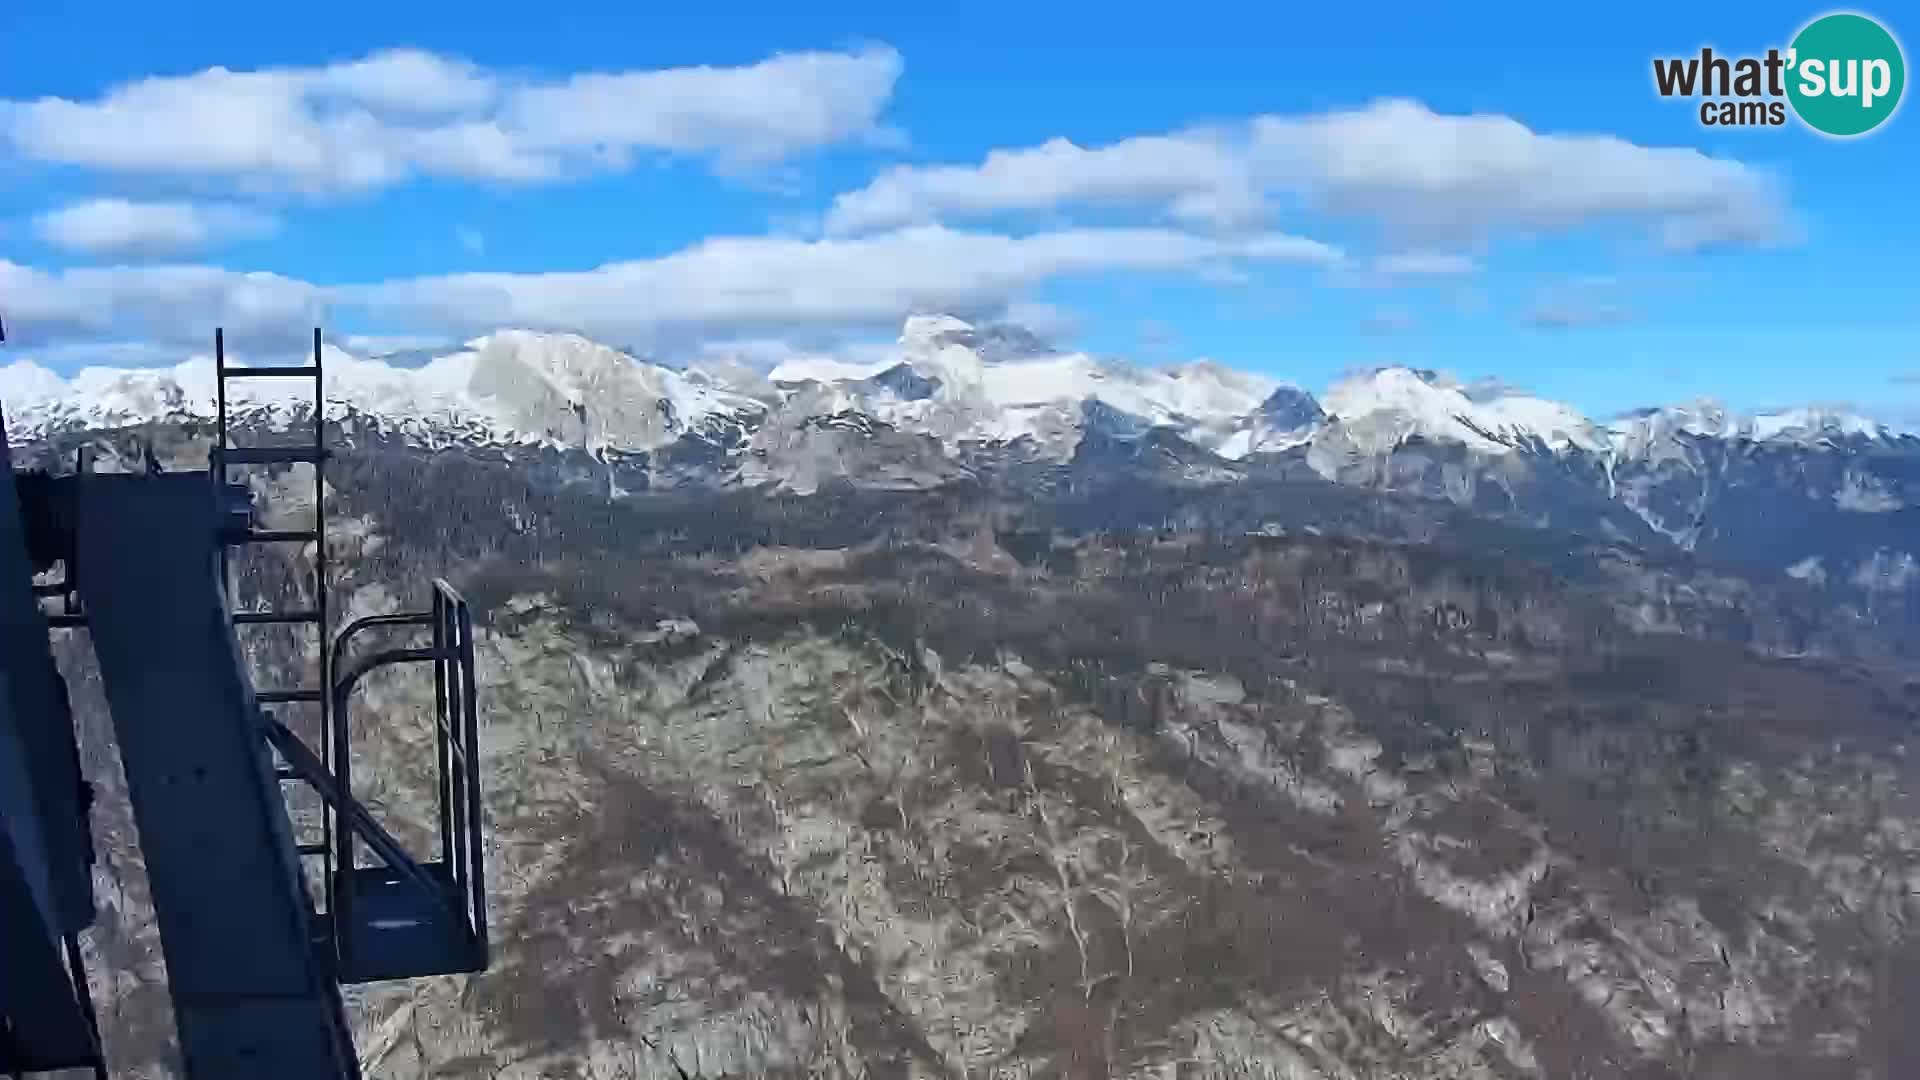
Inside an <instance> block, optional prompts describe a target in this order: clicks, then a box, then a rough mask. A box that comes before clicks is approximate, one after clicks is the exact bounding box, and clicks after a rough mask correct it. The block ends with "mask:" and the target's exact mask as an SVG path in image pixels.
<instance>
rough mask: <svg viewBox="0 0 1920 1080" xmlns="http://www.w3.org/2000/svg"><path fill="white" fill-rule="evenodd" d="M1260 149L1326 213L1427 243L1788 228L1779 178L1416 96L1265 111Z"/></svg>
mask: <svg viewBox="0 0 1920 1080" xmlns="http://www.w3.org/2000/svg"><path fill="white" fill-rule="evenodd" d="M1252 153H1253V154H1254V155H1255V157H1256V158H1257V159H1258V161H1259V162H1260V164H1259V169H1260V171H1261V172H1262V173H1263V174H1266V175H1273V176H1276V177H1280V178H1283V179H1284V180H1285V181H1286V182H1288V183H1291V184H1293V185H1295V186H1297V187H1298V188H1299V189H1300V190H1301V191H1302V192H1304V193H1305V194H1306V195H1307V196H1308V197H1309V198H1310V199H1312V200H1313V201H1315V202H1317V203H1318V204H1320V205H1322V206H1323V207H1325V208H1327V209H1329V210H1333V211H1337V212H1350V213H1356V214H1361V215H1365V216H1369V217H1373V218H1376V219H1379V220H1381V221H1384V222H1386V223H1387V224H1389V225H1391V226H1393V227H1395V228H1396V229H1399V230H1402V231H1406V232H1411V233H1414V234H1417V235H1428V236H1438V237H1448V238H1457V237H1463V236H1476V235H1481V234H1484V233H1486V232H1490V231H1493V230H1496V229H1501V228H1522V229H1535V230H1554V229H1565V228H1572V227H1575V226H1579V225H1582V224H1586V223H1588V222H1592V221H1595V220H1605V219H1623V220H1630V221H1639V222H1642V223H1647V224H1651V225H1652V226H1653V227H1654V228H1655V229H1656V230H1657V231H1658V232H1659V234H1660V235H1661V237H1662V239H1663V241H1664V242H1666V243H1668V244H1669V245H1672V246H1685V247H1698V246H1703V245H1705V244H1709V243H1714V242H1718V241H1722V240H1724V241H1728V242H1733V243H1751V242H1753V241H1755V240H1758V239H1760V238H1762V237H1765V236H1769V235H1774V234H1777V233H1779V232H1780V231H1782V230H1783V229H1784V228H1785V223H1784V221H1783V209H1782V207H1781V204H1780V202H1779V198H1778V193H1777V192H1776V191H1775V190H1774V188H1773V185H1772V183H1771V181H1770V180H1769V179H1768V178H1767V177H1766V176H1765V175H1764V174H1762V173H1760V172H1759V171H1757V170H1755V169H1754V168H1752V167H1751V166H1748V165H1744V164H1742V163H1740V162H1738V161H1733V160H1729V159H1726V158H1714V157H1709V156H1707V155H1705V154H1702V153H1701V152H1699V151H1698V150H1693V149H1688V148H1682V147H1645V146H1639V145H1636V144H1634V143H1630V142H1627V141H1626V140H1624V139H1620V138H1617V137H1615V136H1611V135H1547V134H1541V133H1538V132H1535V131H1533V130H1532V129H1530V128H1528V127H1527V126H1526V125H1524V124H1522V123H1520V122H1519V121H1518V120H1515V119H1513V118H1511V117H1507V116H1494V115H1486V114H1475V115H1469V116H1446V115H1441V114H1439V113H1436V112H1434V111H1432V110H1431V109H1428V108H1427V107H1426V106H1424V105H1421V104H1419V103H1417V102H1412V101H1402V100H1392V101H1381V102H1376V103H1374V104H1372V105H1370V106H1367V107H1366V108H1363V109H1354V110H1349V111H1344V112H1335V113H1327V114H1323V115H1319V116H1311V117H1262V118H1260V119H1259V120H1256V121H1255V122H1254V124H1253V140H1252ZM1676 241H1678V242H1676Z"/></svg>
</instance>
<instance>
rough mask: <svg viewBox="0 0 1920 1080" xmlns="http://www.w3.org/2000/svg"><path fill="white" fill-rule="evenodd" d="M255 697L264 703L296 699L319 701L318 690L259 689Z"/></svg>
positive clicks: (279, 703)
mask: <svg viewBox="0 0 1920 1080" xmlns="http://www.w3.org/2000/svg"><path fill="white" fill-rule="evenodd" d="M253 699H254V700H255V701H257V702H259V703H260V704H262V705H281V704H285V703H287V702H294V701H319V700H320V691H318V690H307V689H300V690H257V691H255V692H254V695H253Z"/></svg>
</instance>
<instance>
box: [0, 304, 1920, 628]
mask: <svg viewBox="0 0 1920 1080" xmlns="http://www.w3.org/2000/svg"><path fill="white" fill-rule="evenodd" d="M324 362H325V365H326V380H327V381H326V405H325V410H326V414H327V415H328V417H329V418H330V419H332V420H335V421H338V422H339V425H340V435H339V438H341V439H342V440H345V441H347V442H349V443H358V442H368V443H371V442H378V443H380V444H381V445H384V446H392V447H396V448H399V449H402V450H406V451H409V452H420V451H431V452H443V451H458V450H465V451H468V452H472V453H475V454H482V455H486V456H490V457H492V458H494V459H496V460H506V461H512V462H517V463H520V465H521V467H525V468H529V469H535V470H539V476H540V477H541V478H544V480H546V481H550V482H554V483H559V484H565V485H579V484H586V485H588V486H589V487H590V488H592V489H594V490H597V491H600V492H603V493H604V494H606V495H607V496H608V497H613V498H618V497H622V496H625V495H628V494H632V493H636V492H641V491H646V490H652V489H662V488H682V489H700V488H753V489H772V490H778V491H787V492H793V493H797V494H803V495H804V494H812V493H816V492H820V491H823V490H826V489H828V488H830V487H834V486H841V485H850V486H852V487H855V488H864V489H869V490H895V491H898V490H926V489H931V488H939V487H943V486H946V485H950V484H956V483H962V484H964V483H972V484H977V485H984V486H986V487H988V488H990V489H993V490H996V491H1004V492H1006V493H1009V494H1019V495H1044V494H1046V493H1048V492H1054V493H1061V492H1065V493H1074V492H1079V493H1083V494H1084V493H1087V492H1090V491H1097V490H1102V489H1104V490H1108V491H1111V492H1113V493H1115V494H1116V495H1118V496H1122V497H1124V496H1125V495H1126V494H1127V493H1128V492H1129V491H1136V490H1137V491H1144V490H1146V489H1147V487H1148V486H1156V485H1157V486H1167V485H1172V486H1175V487H1183V488H1194V487H1206V486H1211V485H1219V484H1231V483H1234V482H1236V481H1240V480H1246V479H1255V478H1263V477H1264V478H1270V479H1276V480H1280V481H1284V482H1289V483H1292V482H1298V483H1307V484H1313V483H1330V484H1334V485H1340V486H1344V487H1348V488H1362V489H1366V490H1369V491H1380V492H1386V493H1391V494H1393V495H1395V496H1413V497H1417V498H1424V499H1428V500H1434V501H1435V502H1436V504H1439V503H1450V504H1452V505H1453V506H1454V507H1456V508H1459V509H1463V510H1466V511H1468V512H1470V513H1471V514H1474V515H1483V516H1488V517H1494V518H1499V519H1502V520H1505V521H1508V522H1518V523H1521V524H1525V525H1529V526H1539V527H1549V528H1553V529H1559V530H1563V531H1566V532H1570V533H1575V534H1579V535H1584V536H1589V537H1598V538H1600V539H1602V540H1605V541H1607V542H1625V543H1629V544H1634V545H1639V546H1641V547H1642V548H1644V549H1648V550H1656V549H1677V550H1679V551H1683V552H1687V553H1691V554H1692V555H1694V556H1703V555H1704V556H1708V557H1710V558H1714V559H1718V560H1722V561H1725V562H1727V563H1729V564H1740V565H1746V566H1758V567H1761V568H1763V569H1765V570H1767V571H1768V572H1770V573H1774V574H1780V575H1786V576H1790V577H1794V578H1798V579H1800V580H1801V581H1804V582H1809V583H1812V584H1815V585H1821V586H1834V587H1839V588H1843V589H1848V590H1851V591H1852V592H1853V593H1855V594H1856V595H1857V596H1859V597H1862V598H1865V600H1866V601H1871V602H1873V603H1879V602H1881V601H1879V600H1875V599H1874V598H1875V597H1881V598H1884V597H1886V596H1887V595H1889V594H1894V595H1903V596H1904V597H1906V599H1904V600H1902V601H1901V602H1902V603H1908V602H1911V603H1913V604H1914V605H1915V611H1914V612H1913V613H1912V614H1913V617H1914V618H1915V619H1920V540H1916V537H1920V439H1916V438H1914V437H1912V436H1910V435H1906V434H1903V433H1900V432H1896V431H1892V430H1889V429H1887V428H1885V427H1883V426H1882V425H1879V424H1877V423H1874V422H1873V421H1871V420H1868V419H1865V418H1862V417H1859V416H1855V415H1852V414H1849V413H1846V412H1843V411H1837V410H1826V409H1818V408H1804V409H1794V410H1787V411H1781V412H1774V413H1765V414H1760V415H1738V414H1734V413H1731V412H1729V411H1728V410H1726V409H1724V408H1722V407H1720V406H1718V405H1716V404H1714V403H1711V402H1698V403H1694V404H1690V405H1683V406H1675V407H1667V408H1655V409H1646V410H1642V411H1639V412H1636V413H1634V414H1631V415H1628V416H1624V417H1620V418H1617V419H1613V420H1610V421H1606V422H1602V421H1597V420H1594V419H1591V418H1589V417H1587V416H1585V415H1583V414H1582V413H1581V412H1580V411H1579V410H1577V409H1575V408H1573V407H1572V406H1569V405H1566V404H1563V403H1560V402H1555V401H1550V400H1547V399H1544V398H1540V397H1537V396H1534V395H1531V394H1527V393H1523V392H1520V391H1517V390H1514V389H1511V388H1508V387H1503V386H1499V385H1491V384H1476V383H1463V382H1460V381H1458V380H1456V379H1453V378H1451V377H1448V376H1445V375H1441V374H1437V373H1435V372H1431V371H1420V370H1413V369H1409V368H1404V367H1388V368H1381V369H1378V370H1374V371H1368V372H1362V373H1359V374H1355V375H1352V376H1349V377H1346V378H1343V379H1341V380H1339V381H1338V382H1336V383H1335V384H1334V385H1333V386H1331V387H1330V388H1328V389H1327V390H1326V391H1325V392H1324V393H1323V394H1321V395H1319V396H1317V397H1316V396H1315V395H1314V394H1312V393H1310V392H1308V391H1307V390H1305V389H1303V388H1301V387H1298V386H1294V385H1291V384H1288V383H1285V382H1282V381H1280V380H1277V379H1274V378H1270V377H1267V376H1264V375H1257V374H1251V373H1247V372H1241V371H1234V370H1231V369H1228V368H1225V367H1222V366H1220V365H1218V364H1213V363H1207V362H1196V363H1188V364H1179V365H1173V366H1168V367H1158V368H1147V367H1140V366H1135V365H1131V364H1126V363H1122V362H1117V361H1114V360H1110V359H1104V358H1099V357H1094V356H1090V355H1087V354H1085V353H1070V352H1059V351H1055V350H1052V349H1049V348H1048V347H1047V346H1046V345H1045V344H1044V343H1042V342H1039V341H1038V340H1036V339H1034V338H1033V336H1032V335H1031V334H1027V333H1025V332H1023V331H1020V330H1019V329H1018V328H1008V327H998V326H987V327H979V326H973V325H970V324H968V323H966V322H963V321H961V320H959V319H955V318H951V317H947V316H920V317H915V318H911V319H909V320H907V322H906V325H905V327H904V328H903V330H902V332H901V334H900V337H899V340H898V341H897V343H896V344H895V345H894V346H893V348H892V349H891V350H890V351H889V352H888V353H887V354H886V355H882V356H879V357H877V358H872V359H862V360H860V361H857V362H856V361H853V360H849V359H847V358H844V357H812V358H798V359H791V360H788V361H787V362H784V363H781V364H780V365H778V366H777V367H774V368H773V369H772V370H770V371H769V370H765V369H764V368H755V367H753V366H750V365H748V364H745V363H743V362H739V361H730V360H724V359H722V360H713V359H708V360H703V361H701V362H698V363H695V364H692V365H689V366H687V367H685V368H671V367H667V366H664V365H659V364H654V363H648V362H643V361H641V360H637V359H635V358H634V357H632V356H629V355H628V354H626V353H623V352H621V351H619V350H616V349H613V348H609V347H607V346H605V345H601V344H598V343H596V342H592V341H589V340H587V339H585V338H581V337H577V336H570V335H561V334H543V333H533V332H529V331H519V330H506V331H501V332H498V333H495V334H492V335H489V336H487V337H483V338H479V339H477V340H474V341H471V342H469V343H467V344H466V345H465V346H464V347H462V348H459V349H454V350H450V351H447V352H443V353H437V354H431V355H420V354H413V355H405V356H394V357H365V356H356V355H351V354H349V353H347V352H344V351H341V350H338V349H333V348H329V349H327V351H326V352H325V354H324ZM229 393H230V401H231V403H232V404H233V407H234V413H235V415H236V416H237V418H238V422H239V423H241V424H242V425H252V424H260V425H266V426H269V427H283V426H288V425H292V424H295V423H304V422H305V420H306V418H307V416H308V415H310V413H309V410H310V408H311V400H310V397H309V395H311V393H312V384H311V383H308V382H306V381H304V380H274V379H261V380H238V381H235V382H232V383H230V384H229ZM0 410H4V416H5V419H6V428H7V437H8V439H9V440H10V441H12V442H14V443H17V444H23V445H29V446H31V445H34V444H42V445H48V446H50V445H52V444H53V442H54V441H57V440H60V439H66V438H70V437H73V436H75V435H76V434H78V433H82V432H89V431H94V430H97V429H123V428H127V427H130V426H135V425H141V424H148V423H153V422H159V423H162V424H165V423H188V422H194V423H199V422H204V421H206V420H208V419H210V418H211V417H212V416H213V414H214V411H215V387H214V369H213V362H212V361H211V360H210V359H208V358H195V359H191V360H188V361H186V362H184V363H181V364H179V365H177V366H174V367H170V368H149V369H139V370H116V369H104V368H92V369H87V370H84V371H81V372H78V373H77V374H75V375H74V376H72V377H71V378H61V377H59V376H57V375H55V374H53V373H52V372H50V371H48V370H46V369H44V368H41V367H38V366H36V365H34V364H32V363H29V362H24V361H21V362H15V363H13V364H11V365H8V366H5V367H0ZM1143 484H1144V485H1146V486H1141V485H1143ZM1279 497H1281V498H1285V496H1279Z"/></svg>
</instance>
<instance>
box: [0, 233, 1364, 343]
mask: <svg viewBox="0 0 1920 1080" xmlns="http://www.w3.org/2000/svg"><path fill="white" fill-rule="evenodd" d="M1339 258H1340V252H1339V251H1338V250H1337V249H1334V248H1332V247H1329V246H1327V245H1324V244H1319V243H1316V242H1315V241H1312V240H1307V239H1303V238H1300V237H1292V236H1281V235H1274V234H1259V235H1254V236H1248V237H1215V236H1203V235H1198V234H1194V233H1187V232H1179V231H1175V230H1168V229H1121V228H1111V229H1069V230H1062V231H1058V232H1045V233H1036V234H1033V235H1028V236H1004V235H998V234H992V233H978V232H963V231H958V230H953V229H948V228H945V227H942V226H937V225H934V226H917V227H913V228H908V229H900V230H896V231H894V232H890V233H883V234H879V235H876V236H868V237H860V238H857V239H817V240H807V239H801V238H795V237H780V236H756V237H721V238H715V239H710V240H706V241H703V242H701V243H699V244H696V245H694V246H692V247H689V248H685V249H683V250H681V251H678V252H675V253H673V254H670V255H666V256H663V257H660V258H657V259H649V260H640V261H633V262H621V263H611V264H608V265H605V266H601V267H598V268H596V269H593V270H586V271H574V272H552V273H525V274H511V273H466V274H453V275H446V276H437V277H423V278H410V279H402V280H395V281H387V282H377V283H372V284H364V285H357V286H345V287H338V288H321V287H319V286H315V285H311V284H308V283H305V282H300V281H295V280H292V279H289V278H284V277H280V276H278V275H273V274H240V273H235V272H232V271H227V270H221V269H217V268H213V267H204V266H159V267H116V268H110V269H109V268H102V269H81V270H67V271H64V272H59V273H49V272H44V271H40V270H35V269H32V268H29V267H25V266H19V265H16V264H13V263H8V262H4V261H0V297H5V298H6V303H7V315H8V326H9V329H10V330H11V331H13V332H15V333H18V334H20V335H21V336H22V337H27V336H29V335H31V336H33V337H34V338H36V339H38V340H39V341H40V342H59V341H76V340H79V341H84V340H116V339H129V338H139V337H147V338H154V339H159V340H164V341H169V342H191V343H201V342H204V341H205V340H207V339H209V338H211V336H212V333H213V328H214V327H215V326H216V325H225V326H226V327H228V328H229V331H230V332H231V333H234V334H236V335H239V334H245V335H249V336H251V337H259V338H268V339H271V340H273V341H282V340H285V341H297V340H299V338H300V335H301V334H302V333H303V332H305V331H306V330H307V328H310V327H312V326H314V325H315V324H316V321H318V320H321V318H322V316H323V315H324V314H325V313H326V311H327V310H328V308H329V306H331V307H333V308H339V309H353V310H356V311H361V312H364V313H367V314H370V315H372V316H374V317H375V318H377V319H379V320H380V321H381V322H382V323H383V324H384V325H385V326H387V327H388V328H390V329H393V330H398V331H406V332H427V333H433V334H444V335H453V334H468V333H479V332H485V331H488V330H492V329H495V328H497V327H501V326H525V327H532V328H541V329H555V330H575V331H579V332H582V333H586V334H588V335H591V336H595V337H599V338H601V339H603V340H611V341H616V342H629V341H631V342H648V343H651V342H667V341H677V340H701V339H707V340H713V339H725V338H734V339H739V338H745V337H752V336H754V335H756V334H768V333H778V334H787V333H793V334H799V335H806V334H809V333H812V334H820V333H824V332H840V331H847V330H858V329H861V328H873V327H883V326H886V325H888V324H892V323H897V320H899V319H900V318H901V317H902V316H904V315H906V314H908V313H910V312H913V311H925V310H950V311H961V312H1001V311H1008V310H1020V307H1019V305H1018V301H1019V300H1020V299H1021V298H1022V297H1025V296H1027V295H1029V294H1030V293H1031V291H1032V290H1033V289H1034V288H1035V287H1037V286H1039V285H1040V284H1042V283H1044V282H1048V281H1052V280H1056V279H1060V278H1068V277H1074V276H1077V275H1086V274H1096V273H1115V272H1118V273H1126V272H1139V273H1189V274H1192V273H1201V272H1204V271H1207V270H1210V269H1217V268H1222V267H1232V266H1235V265H1238V264H1243V263H1250V262H1282V263H1308V264H1324V263H1328V262H1332V261H1335V260H1338V259H1339ZM1029 310H1033V309H1029ZM256 347H259V346H256Z"/></svg>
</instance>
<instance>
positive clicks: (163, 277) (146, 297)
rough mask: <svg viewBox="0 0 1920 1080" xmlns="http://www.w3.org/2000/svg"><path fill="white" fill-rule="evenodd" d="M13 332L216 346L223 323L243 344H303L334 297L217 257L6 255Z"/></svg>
mask: <svg viewBox="0 0 1920 1080" xmlns="http://www.w3.org/2000/svg"><path fill="white" fill-rule="evenodd" d="M0 302H4V303H5V305H6V318H7V333H8V337H9V339H12V338H15V337H17V338H18V339H19V340H20V341H21V342H23V343H25V344H27V345H36V344H61V343H84V342H99V341H151V342H155V343H164V344H171V345H188V346H201V347H204V346H207V345H209V344H210V343H211V342H212V340H213V331H214V328H215V327H218V326H224V327H226V329H227V331H228V334H229V336H230V337H232V338H233V339H234V340H235V341H236V342H237V343H245V344H246V345H248V346H249V347H253V348H258V349H262V350H270V349H273V348H276V347H280V346H283V345H291V346H293V347H296V348H297V347H298V345H299V343H300V342H301V341H303V340H307V339H308V338H307V336H308V335H310V334H311V333H312V328H313V327H315V326H319V325H322V324H323V323H324V322H325V321H326V320H325V315H326V296H325V293H324V291H323V290H321V289H320V288H318V287H317V286H314V285H310V284H308V283H306V282H303V281H296V280H293V279H291V278H285V277H281V276H280V275H278V274H264V273H238V272H235V271H232V270H222V269H219V268H217V267H212V266H117V267H99V268H94V267H86V268H79V269H72V270H63V271H59V272H47V271H42V270H36V269H33V268H32V267H27V266H21V265H19V264H17V263H12V262H8V261H6V260H4V259H0Z"/></svg>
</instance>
